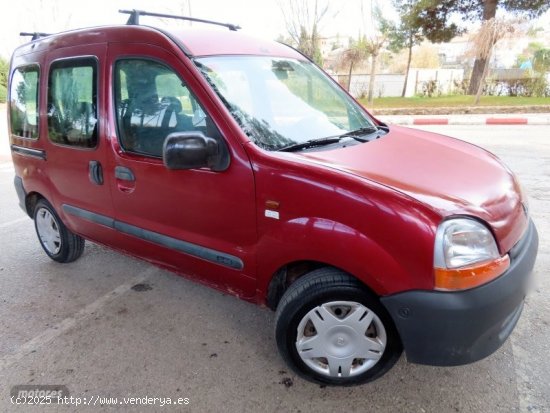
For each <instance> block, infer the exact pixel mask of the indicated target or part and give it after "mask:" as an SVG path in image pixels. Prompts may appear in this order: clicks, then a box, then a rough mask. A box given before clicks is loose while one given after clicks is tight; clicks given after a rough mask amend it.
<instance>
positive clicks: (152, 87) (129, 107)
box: [115, 58, 220, 157]
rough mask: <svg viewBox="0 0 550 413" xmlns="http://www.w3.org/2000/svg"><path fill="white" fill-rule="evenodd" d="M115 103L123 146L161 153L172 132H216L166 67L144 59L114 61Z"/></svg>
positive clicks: (159, 155) (171, 71) (211, 135)
mask: <svg viewBox="0 0 550 413" xmlns="http://www.w3.org/2000/svg"><path fill="white" fill-rule="evenodd" d="M115 107H116V114H117V124H118V133H119V138H120V143H121V145H122V147H123V148H124V150H126V151H128V152H135V153H139V154H142V155H148V156H154V157H162V146H163V144H164V140H165V139H166V137H167V136H168V135H169V134H170V133H174V132H193V131H197V132H203V133H204V134H205V135H207V136H210V137H212V138H215V139H220V133H219V131H218V129H217V128H216V126H215V125H214V123H213V122H212V120H211V119H210V117H209V116H207V114H206V112H205V111H204V110H203V109H202V107H201V106H200V105H199V103H198V102H197V100H196V98H195V97H194V96H193V94H192V93H191V92H190V91H189V89H188V88H187V86H186V85H185V84H184V83H183V82H182V80H181V79H180V77H179V76H178V75H177V74H176V72H174V71H173V70H172V69H170V68H169V67H167V66H165V65H163V64H161V63H159V62H157V61H154V60H147V59H136V58H133V59H123V60H119V61H118V62H117V63H116V65H115Z"/></svg>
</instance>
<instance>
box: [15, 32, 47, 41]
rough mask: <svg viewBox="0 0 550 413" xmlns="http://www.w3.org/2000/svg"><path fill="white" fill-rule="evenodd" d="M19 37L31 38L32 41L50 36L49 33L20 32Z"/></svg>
mask: <svg viewBox="0 0 550 413" xmlns="http://www.w3.org/2000/svg"><path fill="white" fill-rule="evenodd" d="M19 36H25V37H32V39H31V41H32V40H36V39H40V38H41V37H46V36H51V33H42V32H21V33H19Z"/></svg>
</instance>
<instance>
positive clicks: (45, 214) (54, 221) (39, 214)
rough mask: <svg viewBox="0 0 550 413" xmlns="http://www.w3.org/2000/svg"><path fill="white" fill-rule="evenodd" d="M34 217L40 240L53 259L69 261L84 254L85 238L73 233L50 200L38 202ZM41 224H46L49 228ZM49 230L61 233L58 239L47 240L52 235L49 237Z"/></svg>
mask: <svg viewBox="0 0 550 413" xmlns="http://www.w3.org/2000/svg"><path fill="white" fill-rule="evenodd" d="M33 218H34V228H35V230H36V235H37V236H38V241H39V242H40V245H41V246H42V249H43V250H44V251H45V252H46V254H48V256H49V257H50V258H51V259H52V260H54V261H57V262H62V263H67V262H72V261H75V260H76V259H78V258H79V257H80V256H81V255H82V252H83V251H84V238H82V237H81V236H79V235H76V234H74V233H72V232H71V231H70V230H69V229H68V228H67V227H66V226H65V224H63V221H61V219H60V218H59V215H57V213H56V212H55V210H54V208H53V207H52V206H51V205H50V203H49V202H48V201H46V200H45V199H40V200H39V201H38V202H37V203H36V206H35V208H34V216H33ZM46 224H47V225H46ZM41 225H46V226H47V228H45V227H44V226H41ZM49 231H53V232H54V233H55V232H57V233H58V234H59V237H58V239H57V240H55V241H50V242H47V241H46V239H48V240H51V237H47V235H48V234H49ZM41 232H42V233H43V234H42V235H41Z"/></svg>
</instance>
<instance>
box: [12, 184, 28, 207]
mask: <svg viewBox="0 0 550 413" xmlns="http://www.w3.org/2000/svg"><path fill="white" fill-rule="evenodd" d="M13 185H14V186H15V192H17V197H18V198H19V206H20V207H21V209H22V210H23V211H25V214H27V215H28V211H27V206H26V205H25V200H26V199H27V192H26V191H25V188H24V187H23V180H22V179H21V178H20V177H19V176H17V175H15V177H14V178H13Z"/></svg>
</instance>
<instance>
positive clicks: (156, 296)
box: [0, 111, 550, 413]
mask: <svg viewBox="0 0 550 413" xmlns="http://www.w3.org/2000/svg"><path fill="white" fill-rule="evenodd" d="M0 112H3V111H0ZM0 122H2V123H0V127H1V128H2V129H1V130H2V134H1V135H0V147H1V149H0V211H1V214H0V251H1V253H0V254H1V255H0V332H1V333H0V411H2V412H12V411H13V412H26V411H33V412H38V411H40V412H42V411H48V412H49V411H62V412H64V411H115V410H117V411H118V410H120V411H135V412H148V411H184V412H185V411H193V412H214V411H228V412H242V411H251V412H257V411H262V412H278V411H283V412H286V411H291V412H300V411H301V412H308V411H315V412H335V411H346V412H347V411H349V412H351V411H361V412H392V413H395V412H438V413H439V412H518V411H520V412H550V357H549V355H550V328H549V324H550V298H549V294H548V292H549V291H550V281H549V278H548V276H547V268H548V267H549V265H550V237H549V235H548V233H549V229H550V228H549V222H550V220H549V214H550V134H549V127H547V126H513V127H512V126H498V127H497V126H490V127H485V126H475V127H469V126H453V127H450V126H443V127H442V126H439V127H426V129H429V130H434V131H438V132H442V133H446V134H449V135H452V136H457V137H462V138H466V139H467V140H469V141H471V142H474V143H477V144H479V145H481V146H484V147H486V148H488V149H490V150H491V151H494V152H495V153H496V154H498V155H499V156H500V157H501V158H502V159H503V160H504V161H505V162H506V163H507V164H508V165H509V166H510V167H511V168H512V169H513V170H514V171H516V172H517V173H518V174H519V176H520V178H521V180H522V181H523V183H524V184H525V186H526V187H527V190H528V192H529V195H530V206H531V214H532V216H533V218H534V220H535V222H536V224H537V226H538V229H539V233H540V236H541V246H540V252H539V258H538V262H537V265H536V269H535V276H536V277H535V279H536V285H535V287H534V291H533V292H532V293H531V295H530V296H529V299H528V301H527V305H526V307H525V311H524V314H523V316H522V318H521V320H520V322H519V324H518V327H517V328H516V330H515V331H514V333H513V335H512V337H511V339H510V340H508V341H507V342H506V343H505V345H504V346H503V347H502V348H501V349H500V350H499V351H498V352H497V353H495V354H494V355H492V356H490V357H488V358H487V359H485V360H482V361H480V362H478V363H476V364H473V365H468V366H461V367H454V368H435V367H427V366H417V365H413V364H409V363H407V362H406V361H405V359H404V358H402V359H401V360H400V361H399V362H398V363H397V365H396V366H395V367H394V368H393V370H391V371H390V372H389V373H388V374H387V375H386V376H384V377H383V378H381V379H379V380H378V381H376V382H374V383H371V384H367V385H363V386H359V387H353V388H322V387H320V386H318V385H314V384H311V383H308V382H305V381H303V380H301V379H299V378H297V377H295V376H294V375H293V374H291V373H290V372H289V370H288V369H287V367H286V366H285V365H284V363H283V362H282V360H281V358H280V357H279V355H278V354H277V350H276V347H275V343H274V340H273V313H271V312H270V311H269V310H266V309H261V308H259V307H256V306H254V305H252V304H248V303H245V302H243V301H240V300H238V299H236V298H233V297H230V296H227V295H224V294H221V293H219V292H217V291H214V290H211V289H208V288H206V287H203V286H201V285H198V284H195V283H193V282H191V281H188V280H186V279H184V278H180V277H177V276H175V275H173V274H171V273H169V272H166V271H163V270H160V269H157V268H155V267H153V266H151V265H149V264H147V263H144V262H141V261H138V260H135V259H133V258H129V257H127V256H124V255H121V254H118V253H115V252H113V251H110V250H109V249H106V248H103V247H100V246H98V245H95V244H92V243H87V246H86V250H85V253H84V255H83V257H82V258H81V259H80V260H78V261H77V262H75V263H72V264H68V265H60V264H56V263H54V262H52V261H50V260H49V259H48V258H47V257H46V255H45V254H44V253H43V252H42V250H41V248H40V246H39V244H38V241H37V240H36V236H35V233H34V228H33V224H32V221H31V220H30V219H28V218H25V215H24V214H23V213H22V212H21V211H20V209H19V207H18V206H17V200H16V195H15V191H14V190H13V188H12V179H13V168H12V166H11V164H10V163H9V161H6V157H5V154H6V152H7V142H6V136H5V115H4V113H0ZM139 283H141V284H143V285H145V287H146V288H141V289H138V290H140V291H136V290H134V289H132V288H131V287H132V286H135V285H136V284H139ZM149 287H150V288H149ZM27 383H34V384H65V385H67V386H68V388H69V391H70V392H71V395H72V396H75V397H81V398H82V401H83V400H84V398H86V399H87V401H88V402H89V400H90V399H92V398H95V396H100V397H109V396H110V397H119V401H120V400H121V399H120V398H122V397H128V396H134V397H145V396H150V397H170V398H172V399H176V398H178V397H182V398H188V399H189V404H187V405H183V406H179V407H178V408H174V407H172V408H169V407H165V408H161V407H160V406H159V405H158V404H157V405H156V406H154V407H144V406H118V408H114V407H112V406H107V405H104V406H103V407H101V406H98V405H96V406H95V407H90V406H79V407H76V406H57V407H54V406H49V407H48V406H42V407H35V408H33V409H32V410H31V408H30V407H29V406H19V407H18V406H14V405H12V404H10V399H9V392H10V388H11V387H12V386H14V385H17V384H27Z"/></svg>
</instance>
